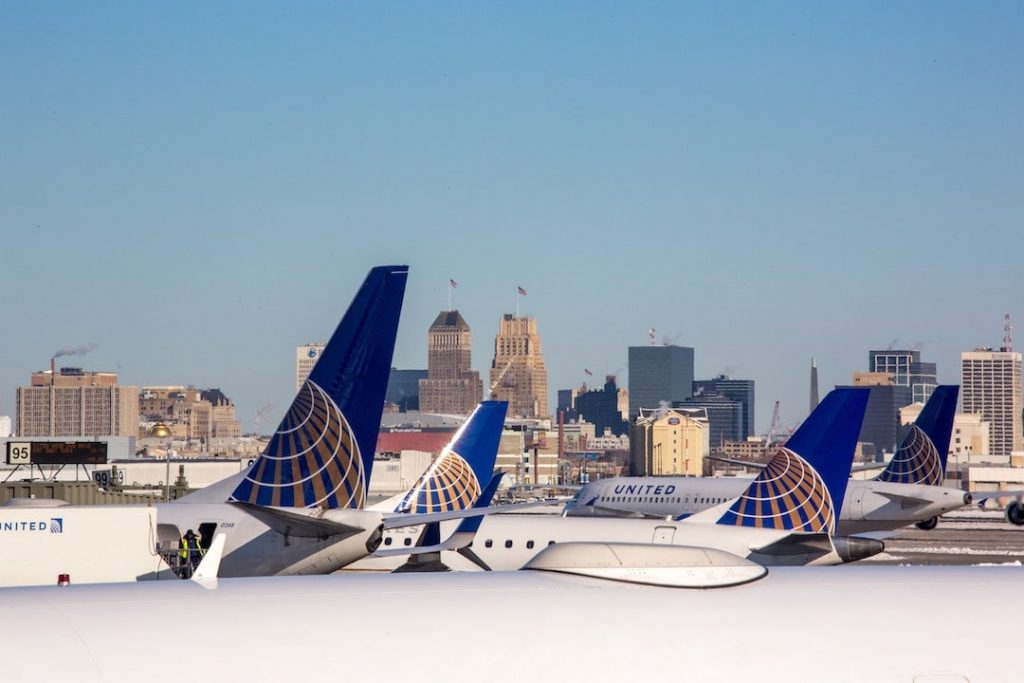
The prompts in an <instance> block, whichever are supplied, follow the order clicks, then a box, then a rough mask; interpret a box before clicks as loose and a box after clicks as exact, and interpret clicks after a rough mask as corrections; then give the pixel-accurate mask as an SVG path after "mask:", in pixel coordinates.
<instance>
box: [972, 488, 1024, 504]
mask: <svg viewBox="0 0 1024 683" xmlns="http://www.w3.org/2000/svg"><path fill="white" fill-rule="evenodd" d="M971 497H972V498H973V499H974V502H975V503H978V504H979V505H980V504H981V503H984V502H985V501H986V500H992V499H993V498H1016V499H1017V500H1021V499H1024V490H1021V489H1016V490H1013V491H971Z"/></svg>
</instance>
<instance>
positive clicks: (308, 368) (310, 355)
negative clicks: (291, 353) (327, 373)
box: [295, 342, 325, 393]
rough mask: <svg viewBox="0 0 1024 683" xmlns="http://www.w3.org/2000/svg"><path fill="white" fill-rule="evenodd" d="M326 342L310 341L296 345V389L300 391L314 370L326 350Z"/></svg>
mask: <svg viewBox="0 0 1024 683" xmlns="http://www.w3.org/2000/svg"><path fill="white" fill-rule="evenodd" d="M324 346H325V344H323V343H316V342H310V343H308V344H303V345H302V346H297V347H295V391H296V393H298V391H299V389H301V388H302V383H303V382H305V381H306V378H307V377H309V373H311V372H312V371H313V366H314V365H316V362H317V360H319V359H320V353H321V352H322V351H323V350H324Z"/></svg>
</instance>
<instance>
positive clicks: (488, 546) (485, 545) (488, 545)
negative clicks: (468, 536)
mask: <svg viewBox="0 0 1024 683" xmlns="http://www.w3.org/2000/svg"><path fill="white" fill-rule="evenodd" d="M492 545H494V541H492V540H491V539H489V538H488V539H487V540H486V541H484V547H485V548H490V547H491V546H492Z"/></svg>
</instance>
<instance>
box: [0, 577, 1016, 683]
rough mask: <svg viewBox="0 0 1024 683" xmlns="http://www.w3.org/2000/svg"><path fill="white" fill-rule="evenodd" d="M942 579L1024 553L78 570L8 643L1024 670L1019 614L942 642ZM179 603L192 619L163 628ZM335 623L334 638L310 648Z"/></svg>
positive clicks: (7, 632) (32, 665)
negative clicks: (657, 580)
mask: <svg viewBox="0 0 1024 683" xmlns="http://www.w3.org/2000/svg"><path fill="white" fill-rule="evenodd" d="M943 595H956V596H957V599H958V602H959V603H961V604H967V605H973V606H978V607H983V606H986V605H1015V604H1022V603H1024V581H1022V580H1021V573H1020V569H1019V568H1012V567H845V568H841V569H836V568H816V567H808V568H803V567H801V568H778V569H773V570H771V571H770V572H769V573H768V575H767V576H765V577H764V578H762V579H760V580H757V581H754V582H752V583H748V584H745V585H739V586H732V587H726V588H713V589H705V590H694V589H686V588H661V587H654V586H638V585H633V584H629V583H622V582H614V581H607V580H601V579H594V578H586V577H579V576H572V575H565V574H555V573H550V572H544V571H522V572H509V573H475V574H463V573H449V574H428V575H424V574H405V575H365V576H316V577H273V578H256V579H228V580H223V579H222V580H219V581H215V582H212V583H211V584H209V585H207V586H203V585H199V584H196V583H193V582H186V581H176V582H159V583H156V582H149V583H136V584H129V585H118V586H75V585H72V586H70V587H67V588H57V587H45V588H27V589H8V590H3V591H0V605H2V612H3V615H4V618H3V619H0V643H3V644H4V651H5V653H6V655H5V659H4V673H5V676H7V677H8V679H9V680H32V679H38V678H39V677H40V676H42V677H44V678H46V679H51V680H74V681H79V682H81V683H98V682H100V681H103V682H104V683H126V682H129V681H130V682H134V681H138V680H140V676H142V677H145V673H144V672H146V671H152V670H153V667H154V665H156V664H159V663H161V662H163V663H165V664H166V665H167V666H172V665H173V663H174V662H175V661H176V660H175V657H177V658H178V659H183V661H185V660H187V661H186V664H183V665H182V666H183V667H184V668H183V670H187V672H188V679H189V680H190V681H195V682H203V681H223V680H225V679H226V678H228V679H232V680H246V681H283V680H319V679H322V678H324V677H325V676H329V675H330V674H329V672H332V671H334V672H336V671H338V670H339V668H340V670H343V671H344V672H345V676H344V677H345V679H351V680H380V679H381V676H382V671H383V670H386V676H385V678H387V679H388V680H421V679H428V680H433V679H442V678H443V679H444V680H445V681H447V682H448V683H463V682H465V683H479V681H480V680H481V677H484V678H486V680H488V681H494V682H496V683H501V682H504V681H517V682H518V681H523V680H529V681H536V682H537V683H546V682H547V681H552V682H554V681H558V682H561V681H602V680H630V681H652V682H653V681H678V680H695V681H704V682H707V683H719V682H721V683H725V682H729V683H734V682H735V681H759V682H760V683H783V682H784V683H803V682H812V681H813V682H815V683H817V682H820V681H834V682H837V683H854V682H870V683H915V682H916V683H956V682H964V681H970V683H1005V682H1006V681H1011V680H1015V678H1016V677H1017V675H1018V673H1019V672H1018V669H1019V661H1018V659H1017V650H1016V646H1017V638H1016V632H1015V630H1014V629H1007V628H999V627H996V626H993V627H985V626H983V625H978V624H974V625H971V626H969V627H966V628H959V629H957V631H956V647H949V646H947V645H944V644H943V642H942V639H941V637H938V635H937V634H938V633H939V631H937V630H936V629H940V628H944V627H948V626H950V625H953V624H958V623H962V621H963V615H962V609H960V608H958V607H955V606H951V605H949V604H948V601H944V600H941V599H937V596H943ZM851 605H857V606H858V609H854V610H851V609H850V606H851ZM168 610H170V611H171V612H173V613H174V614H176V615H178V617H176V619H177V620H178V622H180V624H181V626H180V627H176V628H165V629H162V630H161V632H160V634H159V637H155V636H154V633H153V624H154V621H153V620H154V618H158V617H157V615H166V614H168ZM409 614H414V615H417V617H418V618H415V619H407V618H396V615H409ZM346 615H347V616H346ZM908 619H912V621H913V623H914V624H923V625H927V626H926V627H921V628H918V627H914V628H901V629H899V632H898V635H897V636H896V637H895V638H893V639H891V640H892V647H888V648H886V649H885V652H880V653H871V652H864V653H861V654H859V655H853V656H851V654H850V653H851V647H855V644H856V643H857V642H861V641H862V640H863V638H864V634H865V633H870V632H874V631H875V630H877V625H878V624H906V623H908V621H907V620H908ZM288 624H293V625H301V626H300V627H283V625H288ZM339 628H340V630H339ZM332 634H333V635H332ZM254 638H256V639H258V640H263V641H266V646H265V647H262V648H261V647H256V648H253V647H251V646H252V644H253V639H254ZM332 638H333V639H336V640H339V642H340V643H341V648H340V649H339V650H338V654H337V655H336V656H334V657H333V658H332V657H327V658H326V659H325V658H324V657H323V656H318V655H315V654H311V652H310V647H311V644H312V643H313V642H315V641H316V640H317V639H332ZM112 639H113V640H112ZM311 639H312V640H311ZM325 642H326V640H325ZM212 643H216V644H217V646H211V645H210V644H212ZM246 645H248V646H249V647H245V646H246ZM498 645H500V646H501V647H500V653H496V651H495V647H496V646H498ZM453 647H455V648H456V649H457V655H453V656H452V657H443V656H439V654H438V653H444V652H451V651H452V648H453ZM395 652H401V653H402V656H400V657H395V656H392V655H393V654H394V653H395ZM55 653H59V655H60V656H54V654H55ZM382 667H386V669H382Z"/></svg>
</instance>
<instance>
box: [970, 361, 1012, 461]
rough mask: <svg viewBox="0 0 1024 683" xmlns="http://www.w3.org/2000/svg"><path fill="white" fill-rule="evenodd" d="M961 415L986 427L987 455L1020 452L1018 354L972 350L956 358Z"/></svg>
mask: <svg viewBox="0 0 1024 683" xmlns="http://www.w3.org/2000/svg"><path fill="white" fill-rule="evenodd" d="M960 377H961V379H960V384H961V387H960V400H961V402H962V404H961V405H962V406H963V412H965V413H974V414H977V415H981V419H982V420H984V421H986V422H988V424H989V447H990V449H991V453H990V455H1009V454H1010V453H1011V452H1012V451H1019V450H1022V449H1024V445H1022V443H1021V442H1022V435H1021V408H1022V399H1021V354H1020V353H1019V352H1014V351H1010V350H1009V349H1007V350H1006V351H993V350H992V349H976V350H974V351H965V352H963V353H961V354H960Z"/></svg>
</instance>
